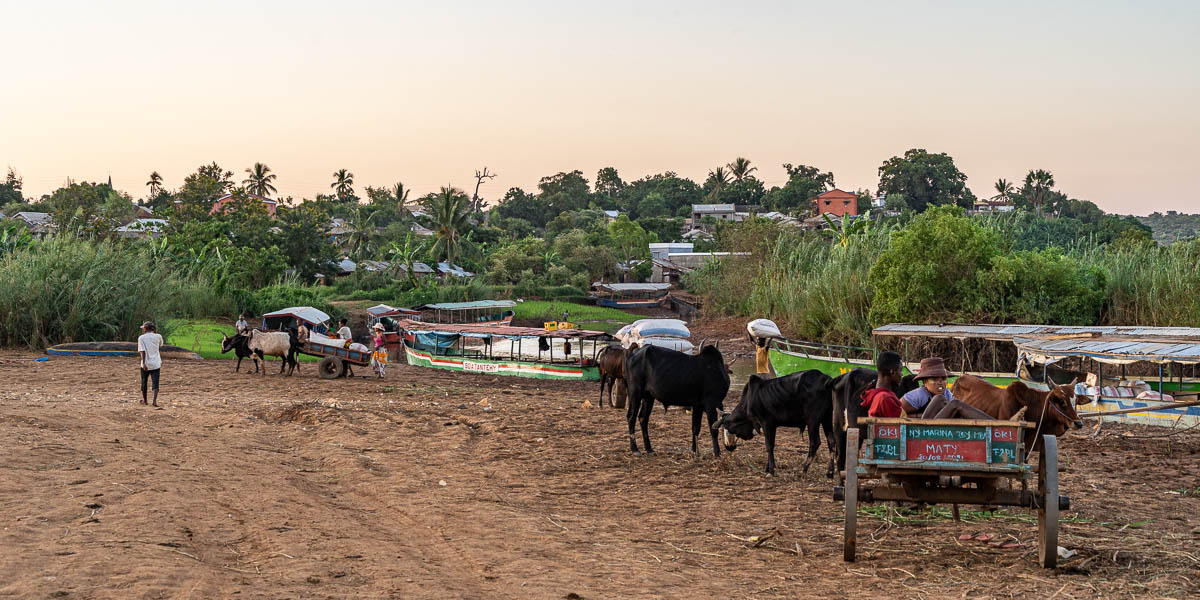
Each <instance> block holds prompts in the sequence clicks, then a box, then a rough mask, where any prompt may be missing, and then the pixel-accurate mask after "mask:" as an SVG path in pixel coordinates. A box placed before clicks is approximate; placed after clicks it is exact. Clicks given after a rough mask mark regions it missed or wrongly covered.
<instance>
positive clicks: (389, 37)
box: [0, 0, 1200, 214]
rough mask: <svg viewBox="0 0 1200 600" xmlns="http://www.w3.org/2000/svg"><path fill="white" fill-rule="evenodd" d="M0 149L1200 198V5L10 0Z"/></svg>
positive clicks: (0, 72)
mask: <svg viewBox="0 0 1200 600" xmlns="http://www.w3.org/2000/svg"><path fill="white" fill-rule="evenodd" d="M0 14H2V15H4V20H5V21H6V22H7V25H6V26H5V27H4V32H3V34H0V57H3V62H2V64H3V68H0V169H3V168H5V167H11V168H13V169H15V170H16V172H17V173H18V174H19V175H20V176H22V177H23V178H24V182H25V193H26V195H27V196H34V197H37V196H40V195H42V194H44V193H48V192H50V191H52V190H53V189H55V188H57V187H59V186H60V185H62V184H63V183H64V181H65V180H66V179H67V178H68V177H70V178H72V179H74V180H76V181H80V180H83V181H104V180H106V179H107V178H108V177H109V176H111V177H112V180H113V183H114V185H115V187H117V188H118V189H123V190H125V191H128V192H130V193H131V194H132V195H133V196H134V197H142V196H144V195H145V193H146V187H145V183H146V181H147V179H148V178H149V174H150V172H151V171H158V172H159V173H160V174H162V176H163V177H164V179H165V184H166V186H167V187H168V188H175V187H178V186H179V185H181V184H182V182H183V178H184V177H185V176H186V175H187V174H189V173H191V172H193V171H195V169H196V167H198V166H200V165H202V164H207V163H210V162H212V161H216V162H217V163H219V164H220V165H221V166H222V167H224V168H226V169H229V170H232V171H234V173H235V175H236V179H237V180H238V181H240V180H241V179H243V178H244V176H245V174H244V170H245V169H246V168H247V167H249V166H251V165H252V164H253V163H254V162H256V161H259V162H263V163H266V164H267V165H268V166H270V168H271V169H272V170H273V171H274V172H275V173H276V174H277V175H278V181H277V186H278V188H279V194H280V195H281V196H293V197H295V198H297V199H299V198H303V197H310V198H311V197H314V196H315V195H317V194H320V193H329V192H330V187H329V186H330V183H331V182H332V180H333V178H332V173H333V172H334V171H335V170H337V169H341V168H346V169H349V170H350V171H352V172H353V173H354V175H355V182H356V186H355V187H356V188H357V189H358V190H359V193H360V195H363V194H362V188H363V187H365V186H367V185H373V186H390V185H392V184H394V183H395V182H397V181H403V182H404V183H405V185H406V186H407V187H409V188H410V189H412V190H413V197H416V196H419V195H421V194H424V193H426V192H430V191H436V190H437V189H438V188H439V187H440V186H442V185H454V186H456V187H459V188H463V189H466V190H467V191H468V193H469V192H471V191H472V190H473V188H474V184H475V178H474V177H473V175H474V173H475V171H476V170H477V169H482V168H483V167H484V166H487V167H488V169H489V171H494V172H496V173H498V174H499V176H498V177H496V178H495V179H493V180H491V181H489V182H487V183H485V184H484V185H483V187H482V188H481V195H483V196H484V197H486V198H489V199H492V200H495V199H498V198H499V197H501V196H502V195H503V194H504V192H505V190H507V189H508V188H509V187H514V186H516V187H521V188H523V189H525V190H527V191H533V190H535V189H536V187H537V182H538V180H539V179H540V178H541V177H545V176H548V175H553V174H555V173H558V172H560V171H571V170H575V169H578V170H581V171H583V172H584V174H585V176H586V177H587V178H588V179H589V180H590V181H594V180H595V174H596V172H597V171H598V170H599V169H601V168H603V167H608V166H612V167H616V168H617V169H618V171H619V172H620V174H621V177H622V178H623V179H624V180H626V181H631V180H634V179H638V178H640V177H643V176H646V175H649V174H654V173H661V172H664V171H674V172H676V173H678V174H680V175H682V176H685V177H690V178H692V179H694V180H696V181H697V182H702V181H703V179H704V178H705V176H706V175H707V173H708V171H709V170H711V169H712V168H714V167H716V166H719V165H722V164H725V163H728V162H730V161H732V160H733V159H734V158H736V157H739V156H742V157H746V158H748V159H750V160H751V162H752V163H753V164H754V165H755V166H757V167H758V172H757V173H756V175H757V176H758V177H759V178H760V179H762V180H763V181H764V182H765V183H766V184H767V186H768V187H770V186H771V185H782V184H783V183H784V182H785V180H786V173H785V172H784V169H783V167H782V166H781V165H782V164H783V163H792V164H806V165H812V166H816V167H818V168H820V169H821V170H822V171H833V173H834V175H835V179H836V182H837V185H838V187H839V188H842V189H847V190H855V189H860V188H865V189H870V190H875V189H876V187H877V186H878V168H879V165H880V164H882V163H883V162H884V161H885V160H887V159H888V158H890V157H892V156H898V155H902V154H903V153H904V151H905V150H907V149H909V148H924V149H926V150H928V151H930V152H945V153H947V154H949V155H951V156H952V157H953V158H954V160H955V163H956V164H957V165H958V167H959V169H960V170H962V171H963V172H964V173H965V174H966V175H967V177H968V180H967V183H968V186H969V187H970V188H971V189H972V190H973V191H974V192H975V194H976V195H978V196H991V195H993V194H994V192H993V191H992V186H993V183H994V182H995V181H996V180H997V179H999V178H1002V177H1003V178H1006V179H1008V180H1010V181H1019V180H1021V179H1022V178H1023V177H1024V174H1025V173H1026V172H1028V171H1029V170H1030V169H1047V170H1049V171H1051V172H1052V173H1053V174H1054V177H1055V180H1056V182H1057V187H1058V189H1060V190H1062V191H1064V192H1065V193H1067V194H1068V195H1070V196H1071V197H1073V198H1079V199H1085V200H1091V201H1093V202H1095V203H1096V204H1098V205H1099V206H1100V207H1101V208H1102V209H1104V210H1106V211H1109V212H1118V213H1126V214H1129V213H1132V214H1148V213H1150V212H1153V211H1166V210H1179V211H1185V212H1200V192H1197V190H1200V67H1198V66H1197V65H1198V64H1200V61H1198V59H1200V2H1193V1H1180V2H1174V1H1161V2H1154V1H1143V2H1105V1H1095V0H1092V1H1083V0H1080V1H1068V0H1060V1H1042V2H1024V1H1008V2H1002V3H1000V2H936V1H925V2H919V1H911V2H904V1H895V2H884V1H878V2H855V1H844V2H837V3H832V2H755V1H751V0H747V1H744V2H737V3H734V2H709V1H700V0H692V1H688V2H655V1H652V0H644V1H642V2H626V1H621V0H614V1H607V2H562V1H558V2H552V1H547V2H532V1H527V2H522V1H511V0H510V1H506V2H484V1H480V2H472V1H468V0H459V1H456V2H445V3H433V2H399V1H394V2H352V1H344V2H339V3H330V2H320V3H318V2H306V1H300V0H294V1H291V2H248V1H241V2H189V3H181V2H179V3H177V2H134V1H127V2H120V1H115V2H104V3H101V2H65V1H53V0H43V1H40V2H29V1H27V0H0Z"/></svg>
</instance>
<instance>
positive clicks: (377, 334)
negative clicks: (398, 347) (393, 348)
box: [371, 323, 388, 379]
mask: <svg viewBox="0 0 1200 600" xmlns="http://www.w3.org/2000/svg"><path fill="white" fill-rule="evenodd" d="M383 331H384V329H383V323H376V324H375V327H374V333H373V335H372V336H371V341H372V342H374V345H375V351H374V352H372V353H371V368H372V369H373V370H374V371H375V375H377V376H379V378H380V379H383V376H384V375H387V363H388V357H387V343H386V342H385V341H384V339H383Z"/></svg>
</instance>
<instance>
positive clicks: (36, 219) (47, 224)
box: [12, 212, 54, 236]
mask: <svg viewBox="0 0 1200 600" xmlns="http://www.w3.org/2000/svg"><path fill="white" fill-rule="evenodd" d="M12 218H14V219H16V220H18V221H21V222H22V223H24V224H25V228H26V229H28V230H29V233H31V234H33V235H36V236H44V235H46V234H48V233H50V232H52V231H54V219H53V217H51V216H50V214H49V213H44V212H19V213H17V214H15V215H13V216H12Z"/></svg>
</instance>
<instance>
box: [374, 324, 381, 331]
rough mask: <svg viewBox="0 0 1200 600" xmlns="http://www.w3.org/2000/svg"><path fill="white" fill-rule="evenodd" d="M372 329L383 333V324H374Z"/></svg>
mask: <svg viewBox="0 0 1200 600" xmlns="http://www.w3.org/2000/svg"><path fill="white" fill-rule="evenodd" d="M372 329H378V330H379V331H383V323H376V324H375V327H373V328H372Z"/></svg>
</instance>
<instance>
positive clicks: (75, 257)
mask: <svg viewBox="0 0 1200 600" xmlns="http://www.w3.org/2000/svg"><path fill="white" fill-rule="evenodd" d="M208 302H211V297H210V296H207V295H206V294H205V292H203V290H200V289H197V288H196V287H195V286H189V285H188V284H187V283H186V282H184V281H182V280H180V279H179V278H177V277H176V276H174V275H173V274H172V273H171V272H170V271H169V268H168V267H167V265H166V264H165V263H163V262H160V261H154V260H152V259H151V257H150V255H149V253H147V252H145V251H143V250H140V249H136V248H131V247H129V246H118V245H114V244H112V243H109V242H92V241H88V240H82V239H78V238H75V237H72V236H69V235H59V236H56V237H51V238H47V239H45V240H43V241H41V242H39V243H38V244H37V245H35V246H32V247H29V248H24V249H21V250H17V251H15V252H12V253H9V254H4V255H3V256H2V257H0V343H2V344H4V345H6V346H18V345H19V346H26V347H30V348H40V347H45V346H48V345H53V344H56V343H60V342H72V341H97V340H128V339H133V338H134V337H136V335H137V333H138V327H139V325H141V323H142V322H143V321H146V320H153V321H156V322H159V323H165V322H166V320H167V319H168V318H169V317H171V316H175V315H177V314H180V313H181V312H182V310H181V307H182V306H184V305H185V304H190V305H191V307H192V309H197V310H198V309H200V308H201V307H202V306H201V305H203V304H205V303H208Z"/></svg>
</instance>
